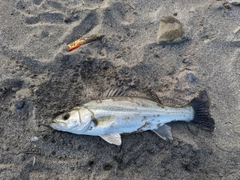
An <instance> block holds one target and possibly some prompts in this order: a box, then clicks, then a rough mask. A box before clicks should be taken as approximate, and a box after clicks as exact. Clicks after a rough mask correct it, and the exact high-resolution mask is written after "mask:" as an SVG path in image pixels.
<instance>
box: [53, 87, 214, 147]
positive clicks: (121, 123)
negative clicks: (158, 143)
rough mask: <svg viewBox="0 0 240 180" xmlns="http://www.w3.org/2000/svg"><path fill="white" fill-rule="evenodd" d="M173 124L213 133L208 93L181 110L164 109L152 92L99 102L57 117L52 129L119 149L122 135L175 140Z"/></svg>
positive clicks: (90, 102) (88, 103) (94, 101)
mask: <svg viewBox="0 0 240 180" xmlns="http://www.w3.org/2000/svg"><path fill="white" fill-rule="evenodd" d="M110 96H111V95H110ZM173 121H185V122H189V123H192V124H196V125H198V126H199V127H201V128H203V129H205V130H208V131H211V132H212V131H213V130H214V125H215V122H214V119H213V118H212V117H211V115H210V112H209V98H208V96H207V93H206V91H203V92H201V93H199V96H198V97H196V98H194V99H193V100H192V101H191V102H190V103H189V104H187V105H185V106H183V107H178V108H176V107H168V106H163V105H162V104H161V101H160V99H159V98H158V96H157V95H156V93H155V92H154V91H151V98H145V97H144V98H142V97H128V96H126V97H125V96H118V97H115V96H113V97H105V98H100V99H97V100H92V101H89V102H87V103H84V104H82V105H81V106H77V107H75V108H73V109H72V110H70V111H67V112H65V113H62V114H60V115H58V116H57V117H56V118H53V122H52V123H51V124H50V126H51V127H52V128H53V129H55V130H58V131H64V132H69V133H73V134H79V135H90V136H100V137H101V138H102V139H104V140H105V141H106V142H108V143H110V144H114V145H117V146H119V145H121V144H122V139H121V134H127V133H139V132H143V131H148V130H151V131H152V132H154V133H155V134H157V135H158V136H159V137H160V138H162V139H164V140H173V137H172V133H171V127H170V126H169V125H168V124H167V123H170V122H173Z"/></svg>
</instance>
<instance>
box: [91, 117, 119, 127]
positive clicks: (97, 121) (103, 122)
mask: <svg viewBox="0 0 240 180" xmlns="http://www.w3.org/2000/svg"><path fill="white" fill-rule="evenodd" d="M115 119H116V116H103V117H99V118H93V119H92V121H93V123H94V125H95V126H110V125H111V124H112V123H114V121H115Z"/></svg>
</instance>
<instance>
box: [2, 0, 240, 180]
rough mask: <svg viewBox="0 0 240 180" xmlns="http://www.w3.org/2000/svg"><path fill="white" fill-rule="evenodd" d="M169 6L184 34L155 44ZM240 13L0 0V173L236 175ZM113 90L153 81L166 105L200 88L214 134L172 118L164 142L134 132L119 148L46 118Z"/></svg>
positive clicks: (238, 9)
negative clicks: (74, 45)
mask: <svg viewBox="0 0 240 180" xmlns="http://www.w3.org/2000/svg"><path fill="white" fill-rule="evenodd" d="M234 2H235V1H234ZM236 2H237V1H236ZM173 15H175V16H174V17H175V18H177V19H178V20H179V21H180V22H181V23H182V24H183V27H184V30H185V36H186V39H187V40H186V41H184V42H181V43H175V44H166V45H164V44H163V45H158V44H157V43H156V42H157V31H158V28H159V22H160V19H161V18H162V17H163V16H173ZM239 22H240V6H238V5H236V3H234V4H228V3H227V2H225V1H216V0H203V1H193V0H181V1H176V2H175V1H167V0H161V1H160V0H154V1H143V0H142V1H137V0H130V1H109V0H104V1H102V0H94V1H86V0H85V1H84V0H69V1H64V0H56V1H50V0H32V1H30V0H20V1H19V0H17V1H15V0H1V2H0V44H1V49H0V60H1V66H0V100H1V101H0V102H1V103H0V144H1V146H0V179H131V180H133V179H163V180H164V179H186V180H187V179H212V180H219V179H226V180H232V179H233V180H237V179H239V178H240V142H239V141H240V139H239V136H240V120H239V119H240V114H239V109H240V105H239V99H240V94H239V93H240V92H239V85H240V49H239V47H240V24H239ZM96 33H100V34H104V35H105V37H104V38H103V39H102V40H101V41H95V42H92V43H89V44H86V45H83V46H81V47H79V48H78V49H75V50H73V51H71V52H68V51H67V44H68V43H70V42H72V41H73V40H76V39H77V38H79V37H82V36H88V35H92V34H96ZM188 72H191V73H192V74H193V75H194V76H195V78H196V80H195V81H194V82H190V81H189V79H188V77H187V74H188ZM113 87H127V88H128V89H129V90H132V91H136V94H137V95H138V90H139V89H142V88H145V87H147V88H151V89H154V90H155V92H156V93H157V94H158V96H159V97H160V99H161V101H162V102H163V104H165V105H168V106H182V105H185V104H186V103H188V102H189V101H190V100H191V99H192V98H194V97H196V96H197V94H198V93H199V92H200V91H202V90H206V91H207V93H208V96H209V98H210V102H211V106H210V111H211V115H212V117H213V118H214V119H215V124H216V128H215V131H214V132H213V133H209V132H207V131H204V130H201V129H199V128H197V127H195V126H192V125H188V124H186V123H171V124H170V126H171V127H172V133H173V138H174V140H173V142H166V141H163V140H161V139H159V137H157V136H156V135H155V134H154V133H152V132H143V133H138V134H128V135H123V136H122V140H123V145H122V147H121V148H118V147H116V146H114V145H110V144H108V143H106V142H105V141H104V140H102V139H100V138H99V137H91V136H79V135H73V134H69V133H63V132H58V131H54V130H53V129H51V128H49V127H47V126H44V125H49V124H50V123H51V121H52V118H53V116H54V115H55V114H56V113H59V112H63V111H67V110H69V109H71V108H73V107H75V106H77V105H81V104H82V103H84V102H86V101H89V100H91V99H95V98H98V97H99V96H100V95H101V94H103V93H104V92H105V91H107V90H108V89H109V88H113Z"/></svg>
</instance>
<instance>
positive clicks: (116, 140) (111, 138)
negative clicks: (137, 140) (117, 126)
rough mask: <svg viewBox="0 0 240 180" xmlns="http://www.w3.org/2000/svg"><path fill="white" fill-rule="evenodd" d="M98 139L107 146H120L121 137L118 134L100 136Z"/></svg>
mask: <svg viewBox="0 0 240 180" xmlns="http://www.w3.org/2000/svg"><path fill="white" fill-rule="evenodd" d="M100 137H101V138H103V139H104V140H105V141H107V142H108V143H109V144H115V145H117V146H120V145H121V144H122V140H121V135H120V134H118V133H114V134H102V135H100Z"/></svg>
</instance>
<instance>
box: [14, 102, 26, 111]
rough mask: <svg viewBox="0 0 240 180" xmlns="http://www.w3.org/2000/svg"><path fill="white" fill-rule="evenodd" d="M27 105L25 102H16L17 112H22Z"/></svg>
mask: <svg viewBox="0 0 240 180" xmlns="http://www.w3.org/2000/svg"><path fill="white" fill-rule="evenodd" d="M24 105H25V102H24V100H17V101H15V102H14V106H15V108H16V109H17V110H21V109H22V108H23V107H24Z"/></svg>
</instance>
